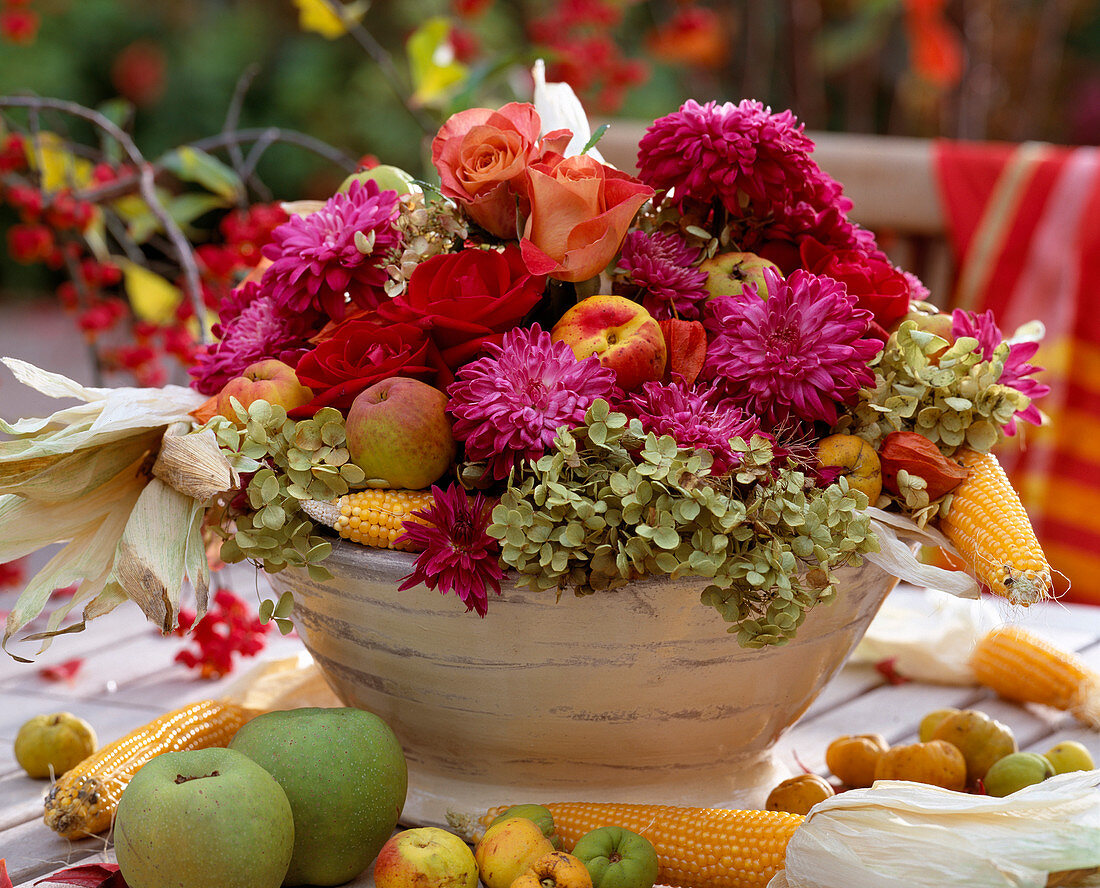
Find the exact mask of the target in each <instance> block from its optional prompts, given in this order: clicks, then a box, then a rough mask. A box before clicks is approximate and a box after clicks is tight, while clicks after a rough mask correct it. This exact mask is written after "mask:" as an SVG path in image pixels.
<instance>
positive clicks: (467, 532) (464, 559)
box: [397, 482, 504, 617]
mask: <svg viewBox="0 0 1100 888" xmlns="http://www.w3.org/2000/svg"><path fill="white" fill-rule="evenodd" d="M432 497H433V499H434V502H433V503H432V505H430V506H428V507H427V508H426V509H420V510H419V511H416V512H413V515H415V516H416V517H418V518H423V519H424V520H425V521H426V522H428V523H427V524H420V523H417V522H415V521H409V522H408V523H406V524H405V532H404V533H403V534H402V535H401V537H400V538H399V539H401V540H405V541H407V542H412V543H413V544H414V545H415V546H416V547H417V548H419V549H421V551H420V553H419V554H418V555H417V556H416V562H415V563H414V564H413V570H412V573H411V574H409V575H408V576H407V577H405V578H404V579H403V580H402V582H401V585H400V586H398V587H397V588H398V590H399V591H402V592H403V591H405V590H406V589H411V588H412V587H413V586H416V585H419V584H420V583H423V584H424V585H425V586H427V587H428V588H429V589H439V592H440V594H442V595H446V594H447V593H448V592H451V591H452V590H453V591H454V593H455V594H456V595H457V596H458V597H459V598H461V599H462V602H463V604H465V605H466V610H467V611H471V610H474V611H477V613H478V616H481V617H484V616H485V614H486V612H487V611H488V609H489V593H488V590H489V589H492V590H493V591H494V592H496V594H497V595H499V594H500V581H501V579H503V577H504V571H503V570H502V569H501V566H500V544H499V543H498V542H497V541H496V540H495V539H493V538H492V537H491V536H489V534H488V533H487V532H486V528H488V526H489V519H490V515H491V512H492V504H491V503H490V502H489V501H488V500H487V499H486V498H485V497H484V496H483V495H482V494H480V493H479V494H477V495H476V496H474V497H473V498H471V497H469V496H468V495H467V493H466V491H465V490H463V489H462V486H461V485H459V484H457V483H455V482H452V483H451V486H450V487H448V488H447V489H446V490H445V491H444V490H441V489H440V488H438V487H435V486H433V487H432Z"/></svg>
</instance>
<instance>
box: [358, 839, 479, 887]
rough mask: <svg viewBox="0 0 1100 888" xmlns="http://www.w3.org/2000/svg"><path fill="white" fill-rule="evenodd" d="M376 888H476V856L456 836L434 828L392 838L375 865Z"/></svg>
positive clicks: (383, 847) (379, 854)
mask: <svg viewBox="0 0 1100 888" xmlns="http://www.w3.org/2000/svg"><path fill="white" fill-rule="evenodd" d="M374 884H375V888H427V886H431V888H477V861H476V860H474V852H473V851H471V850H470V846H469V845H467V844H466V843H465V842H464V841H462V839H460V838H459V837H458V836H456V835H455V834H454V833H450V832H447V830H445V829H439V828H437V827H434V826H426V827H422V828H421V829H406V830H402V831H401V832H399V833H397V834H396V835H394V836H391V837H390V840H389V841H388V842H386V844H385V845H383V846H382V850H381V851H379V852H378V859H377V860H375V861H374Z"/></svg>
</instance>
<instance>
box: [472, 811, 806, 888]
mask: <svg viewBox="0 0 1100 888" xmlns="http://www.w3.org/2000/svg"><path fill="white" fill-rule="evenodd" d="M545 807H546V808H547V809H548V810H549V811H550V813H551V814H552V815H553V818H554V829H555V831H556V832H557V834H558V835H559V836H560V837H561V840H562V846H563V848H564V849H565V850H566V851H571V850H572V849H573V846H574V845H575V844H576V843H577V840H578V839H580V837H581V836H583V835H585V833H588V832H591V831H592V830H594V829H599V828H600V827H601V826H621V827H624V828H625V829H629V830H631V831H632V832H636V833H638V834H639V835H642V836H645V837H646V838H647V839H649V841H651V842H652V843H653V847H654V848H656V849H657V861H658V864H659V867H660V868H659V870H658V873H657V884H659V885H668V886H670V888H763V886H765V885H767V884H768V882H769V881H770V880H771V878H772V876H774V875H775V874H776V873H777V872H778V871H779V870H781V869H783V866H784V861H785V859H786V854H787V843H788V842H789V841H790V839H791V836H792V835H794V831H795V830H796V829H798V827H799V826H801V825H802V821H803V820H805V817H803V816H802V815H801V814H787V813H786V812H784V811H727V810H723V809H719V808H678V807H672V806H668V805H628V804H611V803H607V804H605V803H599V802H548V803H546V804H545ZM505 810H507V806H501V807H499V808H493V809H492V810H491V811H489V813H488V814H486V815H485V816H484V817H482V818H481V823H482V824H487V823H491V822H492V820H493V818H495V817H496V816H497V815H499V814H501V813H503V812H504V811H505Z"/></svg>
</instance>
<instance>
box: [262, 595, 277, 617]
mask: <svg viewBox="0 0 1100 888" xmlns="http://www.w3.org/2000/svg"><path fill="white" fill-rule="evenodd" d="M274 613H275V602H274V601H272V600H271V599H270V598H265V599H264V600H263V601H261V602H260V608H259V617H260V622H261V623H268V622H270V621H271V617H272V616H273V615H274Z"/></svg>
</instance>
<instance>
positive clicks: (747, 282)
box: [699, 252, 783, 299]
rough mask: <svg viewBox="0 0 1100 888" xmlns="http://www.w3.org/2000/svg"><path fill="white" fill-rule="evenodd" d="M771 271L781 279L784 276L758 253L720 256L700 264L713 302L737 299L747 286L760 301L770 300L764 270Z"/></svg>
mask: <svg viewBox="0 0 1100 888" xmlns="http://www.w3.org/2000/svg"><path fill="white" fill-rule="evenodd" d="M765 268H770V269H771V270H772V271H774V272H775V273H776V274H777V275H779V276H780V277H782V276H783V273H782V272H781V271H780V270H779V266H778V265H776V264H775V263H774V262H771V261H770V260H768V259H765V258H764V257H763V256H757V255H756V254H755V253H738V252H728V253H719V254H718V255H717V256H712V257H711V258H710V259H705V260H704V261H702V262H700V263H699V270H700V271H705V272H706V273H707V280H706V282H705V283H704V284H703V286H704V287H705V288H706V290H707V292H708V293H710V296H711V298H712V299H713V298H714V297H715V296H735V295H738V294H740V293H742V292H744V290H745V287H746V286H752V287H755V288H756V294H757V295H758V296H759V297H760V298H761V299H767V298H768V284H767V281H766V280H765V279H764V269H765Z"/></svg>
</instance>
